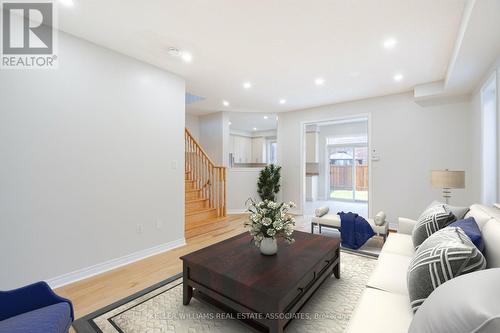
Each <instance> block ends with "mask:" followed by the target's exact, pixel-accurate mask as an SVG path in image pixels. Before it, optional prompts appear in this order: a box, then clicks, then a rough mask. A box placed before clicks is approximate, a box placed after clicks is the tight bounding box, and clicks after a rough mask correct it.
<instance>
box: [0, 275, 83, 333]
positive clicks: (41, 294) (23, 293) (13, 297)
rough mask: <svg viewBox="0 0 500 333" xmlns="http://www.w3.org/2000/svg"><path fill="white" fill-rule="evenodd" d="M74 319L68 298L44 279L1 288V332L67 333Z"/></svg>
mask: <svg viewBox="0 0 500 333" xmlns="http://www.w3.org/2000/svg"><path fill="white" fill-rule="evenodd" d="M73 320H74V314H73V305H72V304H71V301H69V300H67V299H65V298H62V297H60V296H58V295H56V294H55V293H54V292H53V291H52V289H51V288H50V287H49V285H48V284H47V283H45V282H37V283H34V284H31V285H29V286H25V287H22V288H19V289H14V290H10V291H0V333H42V332H43V333H66V332H68V330H69V328H70V326H71V323H72V322H73Z"/></svg>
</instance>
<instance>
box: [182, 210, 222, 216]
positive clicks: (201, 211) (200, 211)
mask: <svg viewBox="0 0 500 333" xmlns="http://www.w3.org/2000/svg"><path fill="white" fill-rule="evenodd" d="M215 210H216V209H215V208H201V209H196V210H193V211H190V212H186V216H190V215H196V214H199V213H208V212H211V211H215Z"/></svg>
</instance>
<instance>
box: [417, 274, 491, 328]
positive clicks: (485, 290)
mask: <svg viewBox="0 0 500 333" xmlns="http://www.w3.org/2000/svg"><path fill="white" fill-rule="evenodd" d="M498 281H500V269H498V268H497V269H487V270H484V271H480V272H474V273H471V274H466V275H463V276H459V277H457V278H455V279H452V280H450V281H448V282H446V283H444V284H442V285H441V286H439V287H438V288H437V289H436V290H434V292H433V293H432V294H431V295H430V296H429V297H428V298H427V300H426V301H425V302H424V304H422V306H421V307H420V309H419V310H418V312H417V313H416V314H415V317H414V319H413V321H412V323H411V325H410V329H409V331H408V332H409V333H434V332H453V333H469V332H476V333H486V332H488V333H493V332H500V317H499V314H500V302H499V301H498V300H499V299H500V284H499V283H498Z"/></svg>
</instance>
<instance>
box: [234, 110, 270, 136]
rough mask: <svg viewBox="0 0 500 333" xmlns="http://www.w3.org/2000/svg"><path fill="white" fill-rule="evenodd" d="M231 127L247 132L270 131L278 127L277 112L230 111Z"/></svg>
mask: <svg viewBox="0 0 500 333" xmlns="http://www.w3.org/2000/svg"><path fill="white" fill-rule="evenodd" d="M228 119H229V121H230V122H231V125H230V128H231V129H233V130H240V131H246V132H252V131H269V130H275V129H277V128H278V119H277V118H276V114H275V113H257V112H229V113H228ZM254 128H256V130H254Z"/></svg>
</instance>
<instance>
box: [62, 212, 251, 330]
mask: <svg viewBox="0 0 500 333" xmlns="http://www.w3.org/2000/svg"><path fill="white" fill-rule="evenodd" d="M245 219H246V216H245V215H231V216H229V217H228V218H226V219H225V220H222V221H221V222H220V223H221V228H220V229H217V230H212V229H213V228H211V229H210V230H207V233H206V234H204V235H200V236H196V237H191V238H188V239H187V240H186V243H187V244H186V245H185V246H182V247H179V248H176V249H173V250H171V251H167V252H164V253H161V254H158V255H156V256H152V257H149V258H146V259H143V260H141V261H137V262H135V263H132V264H129V265H126V266H123V267H120V268H117V269H114V270H112V271H109V272H106V273H103V274H100V275H97V276H94V277H91V278H88V279H85V280H82V281H78V282H75V283H72V284H69V285H66V286H64V287H61V288H58V289H56V290H55V292H56V293H57V294H59V295H61V296H63V297H66V298H68V299H70V300H71V301H72V302H73V306H74V308H75V318H80V317H82V316H84V315H86V314H89V313H91V312H93V311H95V310H98V309H100V308H102V307H104V306H106V305H109V304H111V303H113V302H116V301H118V300H120V299H122V298H124V297H126V296H129V295H132V294H134V293H136V292H138V291H141V290H143V289H145V288H147V287H149V286H151V285H153V284H155V283H158V282H161V281H163V280H165V279H167V278H169V277H171V276H173V275H175V274H177V273H180V272H182V262H181V260H180V259H179V257H181V256H183V255H185V254H188V253H191V252H193V251H196V250H199V249H201V248H203V247H206V246H208V245H211V244H214V243H217V242H220V241H222V240H224V239H227V238H230V237H233V236H235V235H237V234H240V233H242V232H245V229H244V225H243V223H244V221H245ZM228 222H230V223H228ZM72 332H74V331H72Z"/></svg>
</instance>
